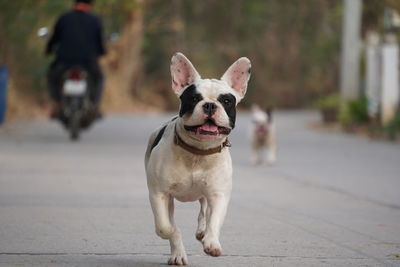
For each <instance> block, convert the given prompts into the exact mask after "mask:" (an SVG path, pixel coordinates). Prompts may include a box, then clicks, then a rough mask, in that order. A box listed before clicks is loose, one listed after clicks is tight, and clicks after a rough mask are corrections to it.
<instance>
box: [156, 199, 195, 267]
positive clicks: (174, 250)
mask: <svg viewBox="0 0 400 267" xmlns="http://www.w3.org/2000/svg"><path fill="white" fill-rule="evenodd" d="M150 203H151V207H152V209H153V213H154V221H155V225H156V233H157V235H158V236H160V237H161V238H163V239H169V243H170V246H171V257H170V258H169V260H168V264H169V265H186V264H188V259H187V255H186V252H185V248H184V247H183V243H182V236H181V232H180V230H179V228H178V227H176V225H175V222H174V199H173V198H172V197H171V196H169V195H166V194H162V193H158V194H151V196H150Z"/></svg>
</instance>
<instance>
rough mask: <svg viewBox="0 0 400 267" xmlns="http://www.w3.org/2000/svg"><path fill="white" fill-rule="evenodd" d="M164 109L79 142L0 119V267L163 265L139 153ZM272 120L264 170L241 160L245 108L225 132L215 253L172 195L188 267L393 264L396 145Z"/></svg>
mask: <svg viewBox="0 0 400 267" xmlns="http://www.w3.org/2000/svg"><path fill="white" fill-rule="evenodd" d="M171 116H172V115H171V114H169V115H158V116H156V115H134V116H122V115H120V116H117V115H110V116H108V117H107V118H105V119H104V120H103V121H102V122H100V123H98V124H97V125H95V126H94V127H93V128H92V129H91V130H90V131H89V132H87V133H85V134H84V135H83V136H82V139H81V141H80V142H77V143H71V142H70V141H69V140H68V136H67V134H66V133H65V132H64V130H63V129H62V127H61V126H60V125H58V124H57V123H55V122H49V121H47V120H44V119H43V120H36V121H29V122H28V121H27V122H19V123H14V124H12V125H8V126H3V127H2V128H0V266H1V267H3V266H146V267H147V266H164V265H165V264H166V262H167V259H168V253H169V244H168V241H165V240H162V239H160V238H159V237H157V236H156V235H155V233H154V226H153V217H152V213H151V209H150V205H149V202H148V196H147V187H146V179H145V173H144V163H143V155H144V151H145V146H146V142H147V137H148V135H149V134H150V132H151V131H152V130H153V129H154V128H156V127H157V126H158V125H159V124H160V123H161V122H163V121H165V120H167V119H168V118H170V117H171ZM275 120H276V123H277V128H278V139H279V140H278V141H279V149H278V155H277V157H278V162H277V164H276V165H275V166H272V167H271V166H267V165H266V164H265V165H262V166H257V167H254V166H252V165H251V164H250V156H249V155H250V149H249V144H248V128H249V125H250V119H249V116H248V114H246V113H241V115H240V116H239V118H238V122H237V128H236V129H235V130H234V132H233V133H232V137H231V142H232V144H233V146H232V148H231V151H232V158H233V162H234V177H233V179H234V190H233V194H232V200H231V203H230V206H229V209H228V215H227V217H226V220H225V224H224V226H223V228H222V234H221V244H222V248H223V256H221V257H219V258H212V257H209V256H206V255H205V254H204V253H203V251H202V246H201V244H200V243H199V242H198V241H196V240H195V237H194V233H195V230H196V222H197V214H198V208H199V207H198V206H199V205H198V203H177V208H176V221H177V224H178V226H179V227H180V228H181V230H182V233H183V242H184V244H185V247H186V250H187V253H188V256H189V265H190V266H229V267H233V266H400V192H399V191H400V145H399V144H393V143H388V142H383V141H370V140H368V139H366V138H363V137H356V136H352V135H346V134H342V133H329V132H326V131H320V130H315V129H312V128H310V127H309V126H308V124H309V122H312V121H317V120H318V116H317V114H316V113H314V112H307V111H306V112H304V111H303V112H278V113H277V114H276V116H275Z"/></svg>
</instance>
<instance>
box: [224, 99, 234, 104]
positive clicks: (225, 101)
mask: <svg viewBox="0 0 400 267" xmlns="http://www.w3.org/2000/svg"><path fill="white" fill-rule="evenodd" d="M231 103H232V101H231V100H229V99H228V98H225V99H224V104H225V105H230V104H231Z"/></svg>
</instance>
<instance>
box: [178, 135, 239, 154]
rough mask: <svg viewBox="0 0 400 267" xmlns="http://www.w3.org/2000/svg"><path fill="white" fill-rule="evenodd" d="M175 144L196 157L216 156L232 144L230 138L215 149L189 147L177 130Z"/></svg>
mask: <svg viewBox="0 0 400 267" xmlns="http://www.w3.org/2000/svg"><path fill="white" fill-rule="evenodd" d="M174 143H175V145H178V146H180V147H181V148H183V149H185V150H186V151H188V152H190V153H192V154H195V155H199V156H207V155H212V154H216V153H221V151H222V149H223V148H224V147H231V146H232V145H231V143H230V142H229V140H228V137H227V138H226V139H225V141H224V142H223V143H222V144H221V145H219V146H217V147H214V148H210V149H205V150H203V149H199V148H197V147H194V146H191V145H188V144H187V143H185V142H184V141H183V140H182V139H181V138H180V137H179V135H178V133H177V132H176V129H175V135H174Z"/></svg>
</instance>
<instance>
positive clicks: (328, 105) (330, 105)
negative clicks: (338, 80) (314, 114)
mask: <svg viewBox="0 0 400 267" xmlns="http://www.w3.org/2000/svg"><path fill="white" fill-rule="evenodd" d="M314 106H315V107H316V108H318V109H334V110H339V106H340V97H339V94H337V93H335V94H330V95H327V96H324V97H321V98H319V99H317V101H315V104H314Z"/></svg>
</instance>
